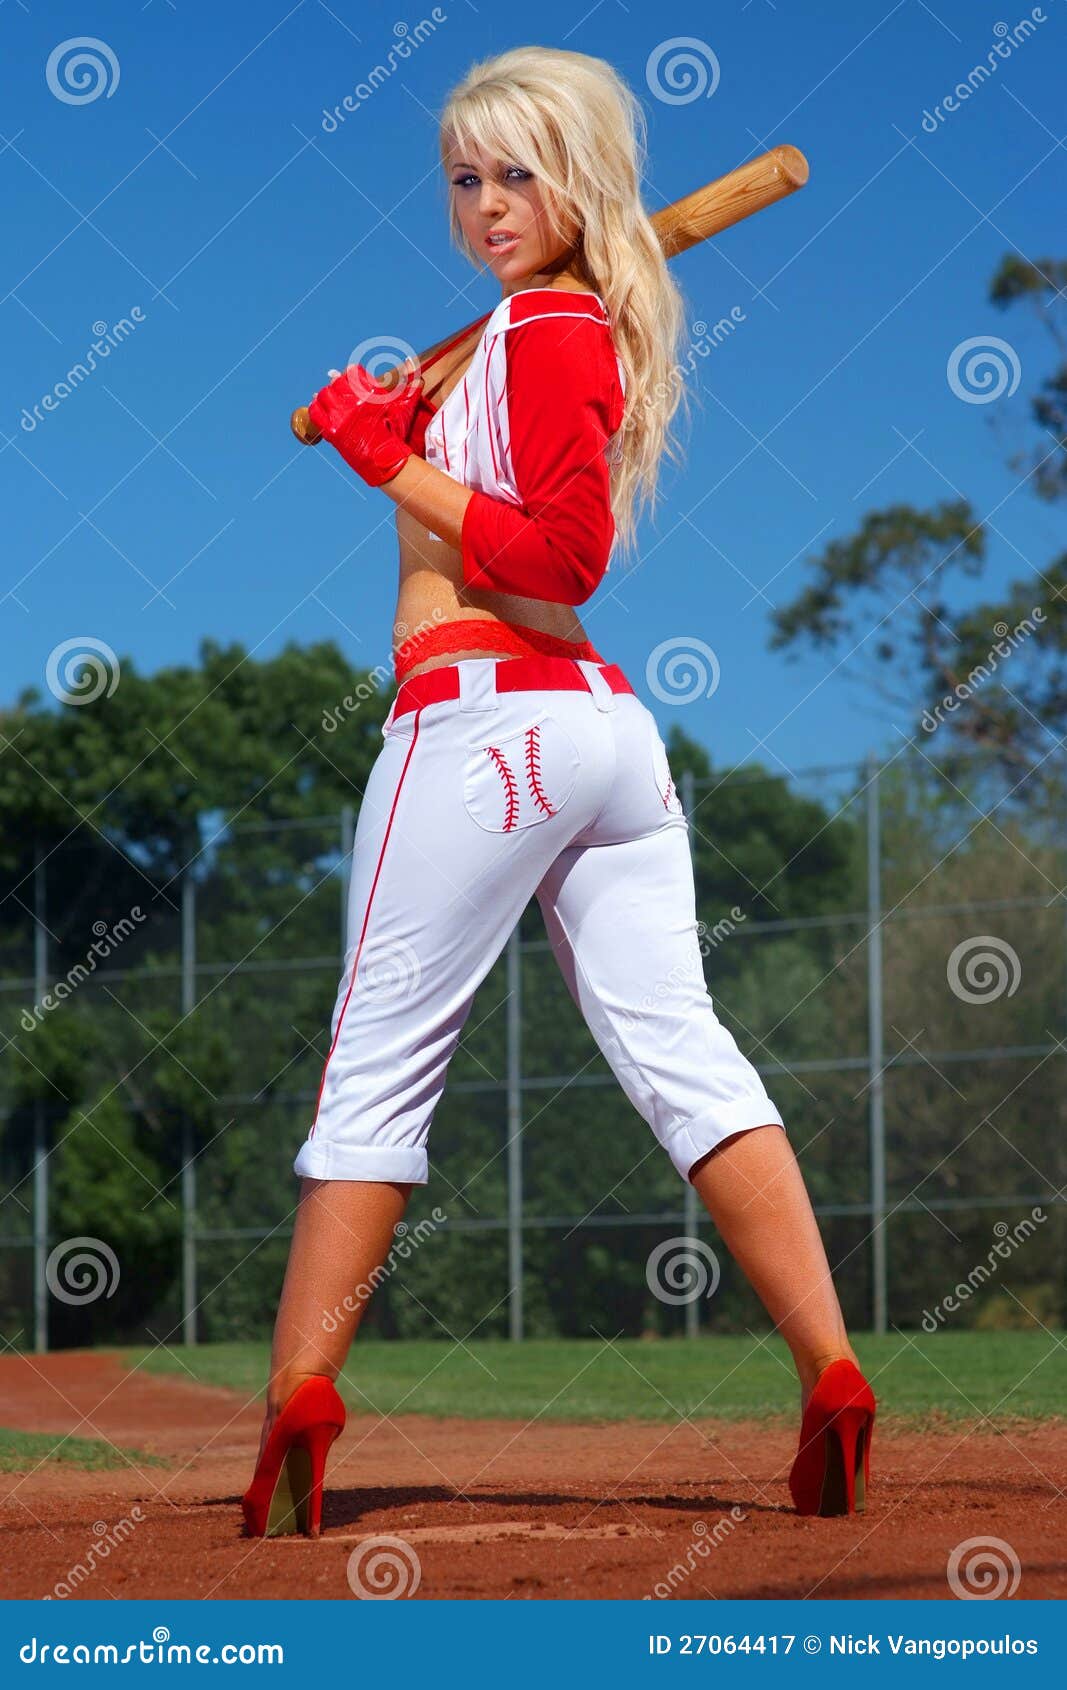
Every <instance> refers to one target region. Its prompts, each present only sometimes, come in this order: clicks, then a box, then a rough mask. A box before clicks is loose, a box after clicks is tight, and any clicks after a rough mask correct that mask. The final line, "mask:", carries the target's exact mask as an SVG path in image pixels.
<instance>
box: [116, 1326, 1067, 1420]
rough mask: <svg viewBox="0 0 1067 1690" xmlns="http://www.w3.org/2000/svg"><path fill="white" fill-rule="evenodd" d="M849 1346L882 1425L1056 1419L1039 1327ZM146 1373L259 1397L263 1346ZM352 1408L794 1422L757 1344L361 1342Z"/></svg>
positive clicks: (353, 1370) (1047, 1351)
mask: <svg viewBox="0 0 1067 1690" xmlns="http://www.w3.org/2000/svg"><path fill="white" fill-rule="evenodd" d="M853 1342H854V1344H855V1347H856V1351H857V1354H858V1355H859V1358H860V1361H861V1363H862V1365H863V1367H864V1369H865V1370H866V1373H867V1376H868V1378H869V1379H870V1380H871V1382H872V1384H873V1386H874V1390H875V1394H876V1396H877V1397H878V1399H879V1402H880V1404H881V1408H882V1412H883V1416H884V1419H885V1420H886V1421H888V1420H890V1419H892V1420H894V1421H896V1420H900V1421H901V1422H908V1423H911V1424H916V1423H920V1424H926V1423H933V1422H936V1421H938V1420H941V1419H947V1420H951V1421H966V1420H973V1419H974V1418H975V1417H976V1416H977V1415H980V1414H994V1415H995V1416H996V1419H997V1421H998V1422H999V1421H1002V1420H1008V1419H1013V1418H1022V1419H1029V1420H1039V1419H1045V1418H1050V1417H1056V1416H1061V1415H1063V1414H1064V1413H1065V1406H1064V1405H1065V1403H1067V1348H1065V1347H1063V1346H1062V1344H1061V1345H1059V1346H1057V1341H1056V1337H1055V1336H1054V1335H1052V1334H1049V1333H1047V1332H1044V1331H1038V1332H995V1333H985V1332H983V1333H966V1332H963V1333H960V1332H956V1333H950V1332H943V1333H937V1334H935V1335H932V1336H927V1335H926V1334H922V1333H920V1334H911V1333H909V1334H908V1335H907V1336H902V1335H899V1334H895V1335H892V1336H888V1337H878V1338H876V1337H871V1336H869V1335H864V1334H860V1335H859V1336H858V1337H857V1336H854V1338H853ZM125 1354H126V1358H127V1360H128V1362H129V1364H130V1365H131V1366H136V1365H138V1364H141V1365H143V1366H145V1367H146V1368H147V1369H148V1370H149V1371H150V1372H157V1373H183V1374H185V1373H186V1372H187V1370H188V1372H191V1373H193V1374H194V1375H195V1376H196V1378H197V1379H199V1380H201V1381H203V1383H204V1384H209V1385H225V1386H229V1387H231V1388H232V1389H233V1390H236V1391H240V1392H242V1393H244V1394H246V1395H249V1396H251V1395H253V1394H255V1393H257V1392H261V1391H262V1390H263V1386H264V1383H265V1380H266V1375H267V1364H268V1356H269V1349H268V1346H267V1345H266V1344H236V1343H235V1344H210V1345H204V1346H203V1347H197V1348H194V1347H183V1348H180V1349H174V1350H162V1349H160V1350H156V1351H154V1352H149V1351H144V1350H137V1351H127V1352H125ZM338 1384H339V1387H340V1390H341V1394H342V1396H343V1397H344V1398H345V1401H346V1403H347V1404H348V1406H349V1409H350V1410H351V1411H352V1412H355V1413H359V1412H376V1413H385V1414H398V1413H399V1414H432V1415H435V1416H452V1415H455V1416H459V1417H461V1418H466V1419H515V1420H528V1419H532V1418H533V1417H534V1416H538V1417H539V1418H542V1419H546V1420H571V1421H591V1420H592V1421H596V1420H627V1419H635V1420H662V1421H671V1420H674V1419H675V1418H676V1417H677V1415H678V1414H679V1413H681V1414H685V1415H687V1416H689V1417H697V1418H712V1419H722V1420H738V1419H748V1418H753V1419H760V1420H766V1419H771V1418H774V1417H776V1416H782V1417H783V1418H785V1419H787V1420H789V1421H790V1422H791V1421H792V1420H794V1419H795V1418H796V1414H797V1411H798V1407H799V1395H798V1390H797V1385H796V1380H795V1375H794V1372H793V1368H792V1363H791V1361H790V1358H789V1353H788V1351H787V1350H786V1348H785V1346H784V1344H782V1343H781V1342H780V1341H778V1340H772V1341H770V1342H764V1343H762V1344H761V1343H757V1342H756V1341H755V1340H753V1339H751V1338H738V1337H707V1338H698V1339H695V1340H693V1341H691V1342H686V1341H684V1340H681V1339H665V1340H661V1341H658V1342H644V1341H641V1340H638V1339H620V1340H618V1341H616V1342H615V1343H611V1344H608V1343H601V1342H600V1341H599V1340H591V1339H572V1340H552V1339H550V1340H542V1339H538V1340H533V1341H531V1342H529V1343H526V1344H508V1343H505V1342H502V1341H492V1342H474V1343H470V1344H467V1345H466V1346H465V1347H464V1348H462V1349H459V1348H455V1347H453V1346H452V1345H451V1344H450V1343H448V1342H447V1341H444V1342H436V1341H434V1340H412V1341H406V1342H403V1343H391V1344H386V1343H376V1342H373V1341H369V1340H364V1341H362V1342H361V1341H359V1340H357V1342H356V1343H355V1345H354V1346H353V1348H352V1350H351V1352H350V1354H349V1358H348V1362H347V1365H346V1367H345V1373H344V1376H343V1377H342V1378H341V1379H340V1380H339V1381H338Z"/></svg>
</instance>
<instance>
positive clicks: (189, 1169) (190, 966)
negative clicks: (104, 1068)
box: [181, 868, 197, 1344]
mask: <svg viewBox="0 0 1067 1690" xmlns="http://www.w3.org/2000/svg"><path fill="white" fill-rule="evenodd" d="M195 1008H196V882H195V881H194V880H193V873H192V869H191V868H187V869H186V870H185V873H184V874H183V875H182V986H181V1010H182V1020H183V1021H184V1020H185V1019H186V1017H187V1016H190V1015H192V1013H193V1011H194V1010H195ZM196 1341H197V1336H196V1154H195V1151H194V1148H193V1127H192V1122H191V1120H190V1118H189V1112H188V1110H186V1111H185V1112H184V1114H183V1115H182V1343H183V1344H195V1343H196Z"/></svg>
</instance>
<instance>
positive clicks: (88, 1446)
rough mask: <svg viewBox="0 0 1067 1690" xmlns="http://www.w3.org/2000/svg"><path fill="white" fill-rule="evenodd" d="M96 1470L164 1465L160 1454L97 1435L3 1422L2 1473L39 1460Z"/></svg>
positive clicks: (0, 1439)
mask: <svg viewBox="0 0 1067 1690" xmlns="http://www.w3.org/2000/svg"><path fill="white" fill-rule="evenodd" d="M42 1461H47V1462H50V1463H58V1464H59V1465H60V1466H63V1467H82V1468H85V1469H87V1470H88V1471H95V1470H96V1469H98V1468H104V1467H127V1466H128V1465H129V1464H130V1463H131V1462H132V1463H133V1464H134V1465H135V1466H137V1467H165V1466H166V1462H165V1461H164V1460H163V1459H162V1457H161V1456H158V1455H146V1454H145V1452H144V1450H141V1449H127V1450H121V1449H118V1448H117V1447H116V1446H115V1445H114V1444H109V1443H104V1442H103V1441H102V1440H101V1439H98V1438H63V1437H62V1435H61V1434H60V1433H59V1432H16V1431H15V1430H14V1428H13V1427H10V1426H0V1473H23V1472H25V1471H26V1470H27V1469H28V1468H30V1467H36V1466H37V1465H38V1464H39V1463H40V1462H42Z"/></svg>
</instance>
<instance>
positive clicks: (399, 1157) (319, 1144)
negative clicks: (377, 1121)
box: [293, 1138, 430, 1185]
mask: <svg viewBox="0 0 1067 1690" xmlns="http://www.w3.org/2000/svg"><path fill="white" fill-rule="evenodd" d="M293 1172H294V1173H295V1174H303V1175H306V1176H307V1177H308V1179H361V1180H374V1181H378V1182H382V1183H386V1182H389V1181H393V1180H396V1181H399V1182H400V1183H401V1184H404V1185H427V1184H428V1183H429V1177H430V1167H429V1157H428V1156H427V1154H426V1152H425V1150H405V1149H403V1148H402V1147H401V1146H399V1145H395V1146H394V1145H376V1144H367V1145H364V1144H331V1143H330V1142H329V1141H328V1140H318V1139H313V1138H309V1139H305V1140H304V1142H303V1144H302V1145H301V1146H300V1149H299V1151H298V1152H297V1157H296V1161H295V1162H294V1163H293Z"/></svg>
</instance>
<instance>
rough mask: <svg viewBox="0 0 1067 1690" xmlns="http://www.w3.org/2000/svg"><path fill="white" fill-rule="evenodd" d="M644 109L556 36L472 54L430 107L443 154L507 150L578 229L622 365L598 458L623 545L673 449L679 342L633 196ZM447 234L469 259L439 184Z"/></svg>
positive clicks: (679, 321) (586, 268)
mask: <svg viewBox="0 0 1067 1690" xmlns="http://www.w3.org/2000/svg"><path fill="white" fill-rule="evenodd" d="M645 143H646V127H645V115H644V112H643V110H642V109H641V106H640V104H639V102H638V100H637V99H636V97H635V96H634V94H633V92H632V90H631V89H630V88H629V87H628V85H627V84H626V82H625V81H624V80H623V78H622V77H621V76H620V75H619V74H618V72H617V71H616V70H615V69H614V67H613V66H612V65H610V64H608V63H607V61H606V60H605V59H596V58H590V57H589V56H588V55H587V54H585V53H572V52H569V51H567V50H566V49H564V48H560V47H514V48H512V49H510V50H509V51H508V52H505V53H500V54H497V55H496V56H495V57H493V58H491V59H485V60H482V61H481V62H480V63H478V64H475V65H472V67H471V69H470V70H469V71H468V72H467V74H466V76H465V77H464V78H463V80H462V82H460V83H459V84H458V85H457V86H456V87H455V88H453V89H452V91H451V93H450V94H449V96H448V100H447V102H446V104H445V107H444V110H443V111H442V113H441V118H440V147H441V161H442V164H446V163H447V159H448V154H449V152H450V150H451V148H452V147H453V146H454V145H457V146H458V147H460V148H461V149H462V150H463V151H465V150H466V148H467V147H468V145H470V146H473V147H475V148H476V149H479V150H480V151H481V152H482V153H484V154H485V155H486V157H489V158H498V159H501V160H507V161H508V162H509V163H512V164H516V165H518V166H520V167H521V168H522V169H525V170H529V171H531V173H532V174H533V175H534V176H535V177H536V178H537V179H538V181H539V183H540V186H541V189H542V193H543V196H544V200H545V204H546V208H547V210H548V215H549V218H550V221H551V222H552V225H553V227H554V229H555V230H557V231H559V232H562V230H563V229H564V228H565V227H566V221H565V220H566V219H570V220H573V222H574V223H576V224H577V226H578V229H579V235H578V242H577V249H576V253H575V262H574V270H575V274H576V275H577V276H578V277H579V278H580V279H581V281H582V282H583V283H584V284H585V285H586V286H587V287H589V288H591V289H592V290H593V292H594V293H597V294H599V295H600V298H601V299H602V300H603V301H604V305H605V307H606V309H607V314H608V320H609V322H610V325H611V331H612V336H613V339H614V343H615V350H616V353H617V354H618V357H619V359H620V362H621V363H622V366H623V369H624V371H625V373H626V405H625V411H624V413H623V422H622V427H621V428H620V429H619V431H618V433H617V434H616V435H615V437H614V440H613V443H612V448H611V453H610V456H609V463H610V468H611V508H612V515H613V517H614V519H615V530H616V535H617V537H618V540H619V543H620V545H621V547H622V549H623V551H624V552H631V551H632V550H633V548H634V543H635V539H636V529H637V523H638V521H639V520H640V517H641V514H642V512H643V511H644V509H645V508H646V507H647V508H648V510H649V512H650V514H654V513H655V506H656V484H657V479H658V474H659V465H660V459H661V457H662V456H663V455H664V454H666V455H667V457H669V458H671V459H672V460H673V459H676V458H677V457H678V456H679V453H678V449H677V441H676V439H675V437H674V436H673V434H672V433H671V427H670V425H671V419H672V418H673V416H674V413H675V411H676V410H677V408H678V405H679V403H680V402H681V401H682V400H683V399H684V398H685V382H684V379H683V377H682V373H681V369H680V358H679V351H680V346H681V342H682V339H683V333H684V327H683V325H684V317H685V305H684V300H683V296H682V293H681V291H680V289H679V288H678V287H677V285H676V284H675V282H674V280H673V278H672V277H671V276H670V274H669V273H668V270H667V262H666V259H665V258H664V255H663V249H662V247H661V246H660V243H659V240H658V238H657V236H656V232H655V230H654V229H653V227H652V224H651V223H650V221H649V218H648V215H647V213H646V211H645V209H644V206H643V205H642V203H641V194H640V185H641V180H642V177H643V174H644V166H645V160H646V156H647V155H646V145H645ZM449 221H450V227H451V232H452V239H453V241H454V243H455V245H456V246H457V247H458V248H459V250H460V251H461V252H463V253H464V254H465V255H466V257H467V258H469V259H470V261H471V263H472V264H473V265H474V266H475V267H476V268H478V269H482V268H485V267H486V266H485V260H484V257H483V256H482V255H481V254H480V253H477V252H475V251H473V250H472V248H471V246H470V244H469V243H468V241H467V240H466V238H465V237H464V235H463V231H462V228H461V226H460V222H459V214H458V211H457V207H456V194H455V191H454V190H452V189H451V188H450V189H449Z"/></svg>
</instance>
